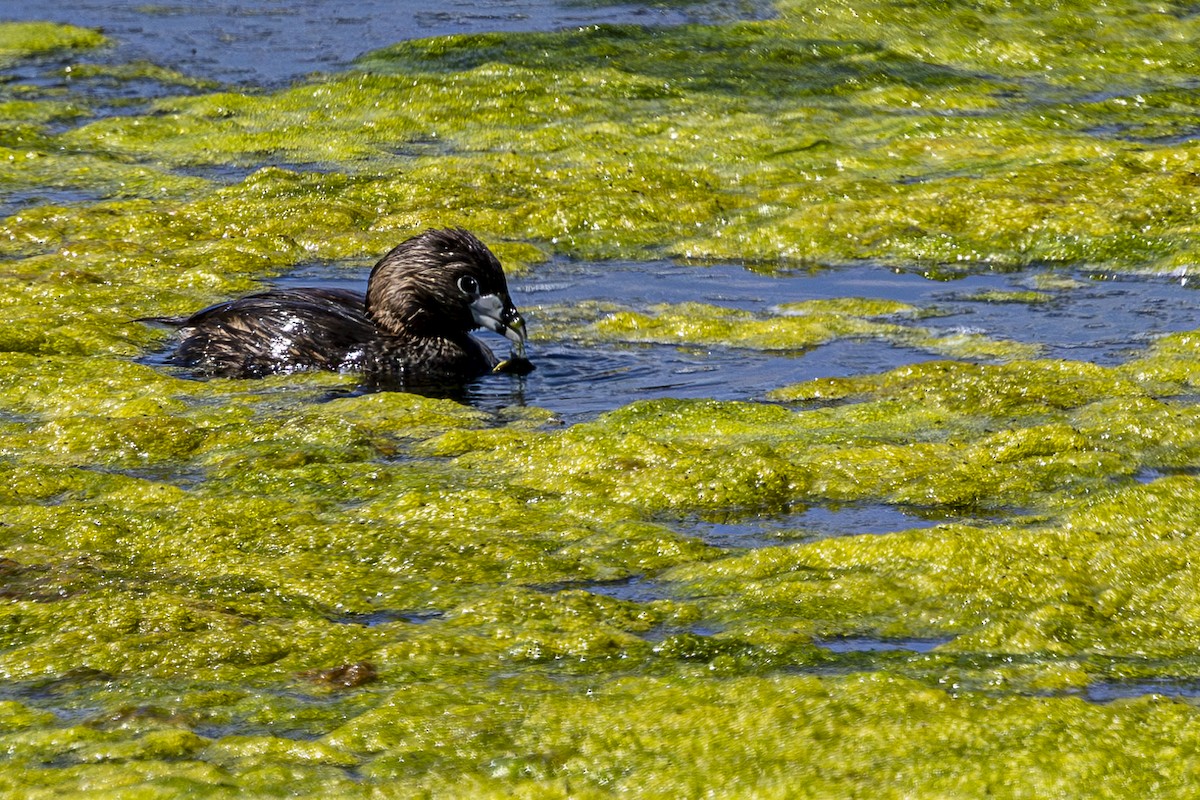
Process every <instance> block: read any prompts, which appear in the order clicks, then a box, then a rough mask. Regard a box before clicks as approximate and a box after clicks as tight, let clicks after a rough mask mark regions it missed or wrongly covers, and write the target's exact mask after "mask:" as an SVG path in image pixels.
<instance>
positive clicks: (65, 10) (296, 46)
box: [0, 0, 770, 88]
mask: <svg viewBox="0 0 1200 800" xmlns="http://www.w3.org/2000/svg"><path fill="white" fill-rule="evenodd" d="M769 10H770V7H769V5H768V4H766V3H763V2H756V1H755V0H743V1H741V2H739V0H711V1H710V2H695V3H670V4H655V3H613V4H607V3H587V2H576V3H571V2H553V0H452V2H443V3H438V4H433V5H431V4H430V3H428V2H425V1H424V0H363V1H362V2H355V3H337V2H331V1H330V0H186V2H183V1H182V0H180V1H179V2H164V3H147V2H143V1H142V0H69V1H68V2H62V3H53V4H48V5H43V4H40V3H29V2H26V0H0V19H3V20H11V21H25V20H50V21H53V22H62V23H70V24H73V25H80V26H83V27H88V28H98V29H100V30H102V31H103V32H104V33H105V35H106V36H108V37H109V38H110V39H113V40H115V41H116V45H117V46H116V48H115V50H112V51H111V52H109V53H106V54H101V55H100V57H99V60H100V61H101V62H102V63H105V62H106V63H129V62H131V61H148V62H150V63H153V64H158V65H160V66H167V67H171V68H173V69H176V70H179V71H180V72H182V73H184V74H185V75H188V76H191V77H194V78H205V79H209V80H215V81H219V82H221V83H227V84H237V85H242V86H258V87H265V88H275V87H279V86H284V85H287V84H289V83H292V82H293V81H296V80H298V79H301V78H303V77H304V76H305V75H308V74H310V73H313V72H333V71H337V70H340V69H344V68H345V67H347V66H349V65H350V64H351V62H353V60H354V59H355V58H357V57H358V56H361V55H363V54H364V53H366V52H368V51H370V50H376V49H379V48H381V47H386V46H388V45H390V44H394V43H396V42H399V41H403V40H407V39H420V38H425V37H429V36H443V35H448V34H459V33H482V32H486V31H550V30H558V29H561V28H571V27H580V26H585V25H597V24H608V23H612V24H617V23H635V24H642V25H678V24H682V23H685V22H711V21H718V20H724V19H732V18H738V19H745V18H749V17H761V16H765V15H766V14H767V13H768V12H769ZM86 58H91V57H90V56H89V57H86ZM70 59H72V60H77V59H79V56H78V55H77V54H72V55H71V56H70Z"/></svg>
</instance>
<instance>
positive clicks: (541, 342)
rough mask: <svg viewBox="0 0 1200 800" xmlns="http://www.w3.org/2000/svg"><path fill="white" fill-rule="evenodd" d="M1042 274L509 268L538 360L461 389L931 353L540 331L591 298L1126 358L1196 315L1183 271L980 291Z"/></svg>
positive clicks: (757, 379)
mask: <svg viewBox="0 0 1200 800" xmlns="http://www.w3.org/2000/svg"><path fill="white" fill-rule="evenodd" d="M366 274H367V270H365V269H363V270H360V271H359V272H357V273H356V274H354V275H352V276H347V275H346V270H344V269H339V268H338V267H337V266H335V265H309V266H307V267H304V268H301V269H300V270H298V271H297V272H296V273H295V274H293V275H291V276H288V277H287V278H285V279H283V280H281V281H279V282H278V283H279V285H284V286H313V285H321V286H339V287H344V288H353V289H358V290H364V289H365V288H366ZM1040 277H1041V276H1039V274H1038V273H1037V272H1022V273H1015V274H1002V273H987V272H985V273H978V274H964V275H962V276H960V277H958V278H957V279H955V280H953V281H949V282H947V281H943V280H930V279H929V278H927V277H925V276H924V275H922V274H920V273H918V272H915V271H903V270H896V269H891V268H888V267H884V266H880V265H863V266H854V267H845V268H829V269H814V270H804V271H779V272H756V271H752V270H749V269H746V268H744V267H742V266H739V265H735V264H719V265H713V266H692V265H681V264H677V263H674V262H671V261H656V262H605V263H581V262H574V261H569V260H565V259H560V260H555V261H551V262H549V263H547V264H543V265H540V266H539V267H538V268H537V269H536V270H535V271H534V272H533V273H532V274H530V275H528V276H523V277H518V278H515V279H513V280H512V281H510V288H511V290H512V294H513V299H514V302H516V304H517V306H518V307H519V308H520V309H521V310H522V312H523V313H524V314H525V316H526V319H527V320H528V323H529V330H530V335H531V337H532V338H533V341H532V343H531V345H530V348H529V357H530V358H531V359H532V360H533V362H534V363H535V364H536V365H537V369H536V370H535V371H534V372H533V373H532V374H530V375H528V376H526V377H523V378H516V377H509V376H489V377H488V378H485V379H483V380H480V381H477V382H475V383H474V384H472V385H470V386H468V387H467V389H466V393H465V395H464V396H463V398H462V399H464V400H465V401H466V402H468V403H471V404H473V405H476V406H479V407H481V408H484V409H488V410H495V409H498V408H500V407H503V406H506V405H514V404H518V405H535V406H539V407H543V408H547V409H550V410H552V411H554V412H556V414H557V415H558V416H559V417H560V418H561V419H562V420H563V421H564V422H568V423H573V422H580V421H583V420H586V419H590V418H593V417H595V416H596V415H598V414H600V413H603V412H604V411H609V410H612V409H614V408H618V407H620V406H623V405H626V404H627V403H631V402H634V401H637V400H649V399H657V398H712V399H717V400H749V401H762V400H764V399H766V397H767V394H768V393H769V392H770V391H771V390H772V389H776V388H779V387H782V386H787V385H789V384H792V383H798V382H801V381H806V380H812V379H815V378H826V377H844V376H849V375H861V374H872V373H878V372H883V371H886V370H890V369H894V368H896V367H900V366H903V365H905V364H911V363H915V362H919V361H927V360H932V359H936V358H940V357H941V356H938V355H936V354H933V353H930V352H926V351H923V350H918V349H914V348H910V347H900V346H896V345H894V344H891V343H889V342H885V341H881V340H873V339H866V340H837V341H834V342H831V343H829V344H824V345H820V346H818V347H815V348H813V349H811V350H809V351H807V352H803V353H768V352H759V351H753V350H745V349H739V348H735V347H707V348H698V347H676V346H671V345H660V344H626V343H614V342H601V343H595V342H584V341H578V340H572V339H569V338H552V337H549V338H548V337H546V336H544V335H543V334H542V333H541V332H540V330H539V322H540V321H541V320H542V319H543V318H544V317H546V316H548V315H550V314H552V313H553V312H554V311H555V310H559V309H564V308H578V307H579V306H580V305H581V304H583V303H587V302H596V303H609V304H616V305H618V306H620V307H627V308H632V309H635V310H639V309H646V308H648V307H649V306H652V305H654V304H656V303H683V302H701V303H710V304H713V305H721V306H726V307H730V308H736V309H741V310H745V311H751V312H756V313H763V314H767V313H771V310H772V309H773V308H774V307H776V306H778V305H779V304H781V303H788V302H797V301H802V300H812V299H819V298H833V297H869V298H881V299H887V300H896V301H900V302H904V303H908V304H911V305H914V306H916V307H918V308H920V309H922V310H923V311H927V312H929V313H930V314H932V316H930V317H926V318H922V319H917V320H911V321H900V323H901V324H909V325H914V326H920V327H924V328H929V329H932V330H934V331H935V332H939V333H944V334H952V333H955V332H973V333H980V334H984V335H986V336H988V337H990V338H993V339H1006V340H1012V341H1016V342H1022V343H1027V344H1038V345H1041V346H1042V347H1043V348H1044V351H1043V352H1044V355H1045V356H1046V357H1048V358H1061V359H1071V360H1079V361H1088V362H1092V363H1096V364H1103V365H1114V364H1119V363H1122V362H1124V361H1126V360H1128V359H1130V358H1132V357H1134V356H1136V355H1137V354H1138V353H1139V352H1142V351H1143V350H1144V349H1145V348H1146V347H1147V345H1149V344H1150V343H1151V342H1152V341H1153V340H1154V339H1155V338H1157V337H1159V336H1162V335H1164V334H1167V333H1171V332H1176V331H1186V330H1192V329H1193V328H1195V326H1196V312H1195V300H1196V296H1195V295H1193V294H1192V287H1191V285H1190V284H1188V283H1186V282H1185V281H1184V280H1182V279H1179V278H1171V277H1160V276H1132V277H1130V276H1122V277H1114V276H1110V275H1103V274H1091V273H1082V272H1081V273H1076V274H1074V275H1070V276H1062V275H1061V274H1058V275H1057V277H1068V278H1071V279H1072V280H1071V281H1069V285H1068V286H1067V287H1066V288H1062V289H1057V290H1052V291H1050V290H1048V293H1049V294H1050V295H1051V299H1050V300H1049V301H1048V302H1038V303H1033V304H1029V303H1014V302H994V300H989V299H988V298H989V297H994V296H995V294H994V293H996V292H1011V291H1022V290H1027V289H1028V288H1029V287H1030V286H1032V285H1035V284H1036V283H1037V282H1038V280H1039V278H1040ZM989 292H991V293H993V294H987V293H989ZM598 313H599V312H598ZM481 335H482V336H483V337H484V338H485V339H486V340H487V341H488V343H489V345H490V346H492V348H493V349H494V350H496V352H497V353H498V354H507V352H508V343H507V341H506V340H504V339H503V338H501V337H499V336H495V335H492V334H488V333H485V334H481ZM918 524H919V523H918ZM910 527H912V526H910Z"/></svg>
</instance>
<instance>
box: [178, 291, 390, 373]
mask: <svg viewBox="0 0 1200 800" xmlns="http://www.w3.org/2000/svg"><path fill="white" fill-rule="evenodd" d="M170 322H172V323H173V324H175V325H177V326H178V327H179V328H180V343H179V346H178V348H177V349H176V351H175V354H174V355H173V356H172V357H171V361H172V362H173V363H176V364H180V365H183V366H186V367H188V368H190V369H191V370H192V371H194V372H195V373H196V374H199V375H205V376H210V377H223V378H260V377H263V376H265V375H271V374H277V373H290V372H302V371H306V370H353V369H358V368H359V367H360V366H361V362H362V359H363V354H364V352H365V351H366V349H367V348H368V347H369V346H370V345H371V343H372V341H373V340H374V339H375V338H377V337H378V335H379V331H378V329H377V328H376V326H375V324H374V323H373V322H372V321H371V318H370V317H368V316H367V312H366V304H365V300H364V298H363V295H362V294H360V293H358V292H352V291H349V290H345V289H280V290H275V291H270V292H263V293H261V294H254V295H250V296H248V297H243V298H240V299H238V300H232V301H229V302H226V303H218V304H217V305H214V306H209V307H208V308H206V309H203V310H202V311H198V312H196V313H195V314H193V315H192V316H190V317H187V318H185V319H178V320H170Z"/></svg>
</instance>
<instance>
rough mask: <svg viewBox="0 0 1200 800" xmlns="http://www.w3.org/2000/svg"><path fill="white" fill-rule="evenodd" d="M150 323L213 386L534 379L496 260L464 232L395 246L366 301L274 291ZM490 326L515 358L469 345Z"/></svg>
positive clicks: (352, 295) (340, 293) (318, 292)
mask: <svg viewBox="0 0 1200 800" xmlns="http://www.w3.org/2000/svg"><path fill="white" fill-rule="evenodd" d="M143 321H146V322H160V323H166V324H169V325H172V326H174V327H177V328H178V329H179V343H178V345H177V347H176V349H175V352H174V353H173V354H172V355H171V357H170V358H169V359H168V360H169V361H170V362H171V363H174V364H179V365H182V366H184V367H187V368H189V369H190V370H191V371H192V372H193V373H194V374H196V375H199V376H204V377H225V378H260V377H263V376H265V375H272V374H286V373H292V372H302V371H311V370H334V371H338V372H362V373H364V374H365V375H366V376H367V378H368V379H369V380H371V381H372V382H374V383H381V384H399V385H404V384H409V383H444V382H456V381H457V382H463V381H467V380H470V379H473V378H476V377H479V376H481V375H484V374H486V373H489V372H492V371H510V372H516V373H521V374H523V373H525V372H528V371H530V370H531V369H532V368H533V366H532V364H530V363H529V362H528V361H527V360H526V359H525V338H526V336H525V320H524V319H523V318H522V317H521V314H520V313H519V312H518V311H517V309H516V307H515V306H514V305H513V302H512V299H511V298H510V297H509V294H508V283H507V281H506V280H505V277H504V270H503V268H502V267H501V266H500V262H499V260H497V258H496V256H495V255H493V254H492V251H491V250H489V249H488V248H487V246H486V245H484V244H483V242H481V241H479V239H477V238H476V237H475V236H473V235H472V234H470V233H468V232H467V231H465V230H462V229H461V228H453V229H444V230H427V231H425V232H424V233H421V234H419V235H417V236H414V237H412V238H411V239H408V240H407V241H404V242H402V243H401V244H399V245H397V246H396V247H394V248H393V249H392V250H391V251H390V252H388V253H387V255H385V256H384V257H383V258H381V259H380V260H379V262H378V263H377V264H376V265H375V267H374V269H372V270H371V275H370V277H369V279H368V281H367V291H366V294H365V295H364V294H362V293H361V292H354V291H350V290H347V289H324V288H311V289H275V290H272V291H267V292H262V293H260V294H253V295H249V296H247V297H242V298H240V299H237V300H231V301H228V302H225V303H218V304H216V305H213V306H209V307H208V308H205V309H203V310H201V311H198V312H196V313H195V314H192V315H191V316H189V317H171V318H162V317H159V318H147V319H145V320H143ZM481 327H482V328H487V329H488V330H492V331H495V332H496V333H498V334H501V335H502V336H505V337H507V338H508V339H510V340H511V341H512V342H513V357H512V358H511V359H508V360H506V361H504V362H501V361H500V360H499V359H497V358H496V356H495V354H493V353H492V351H491V350H490V349H489V348H488V346H487V345H486V344H484V343H483V342H482V341H480V340H479V339H478V338H476V337H475V336H472V335H471V333H470V332H471V331H473V330H476V329H478V328H481Z"/></svg>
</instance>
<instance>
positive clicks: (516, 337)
mask: <svg viewBox="0 0 1200 800" xmlns="http://www.w3.org/2000/svg"><path fill="white" fill-rule="evenodd" d="M471 316H472V317H474V318H475V323H476V324H477V325H479V326H480V327H481V328H487V329H488V330H489V331H495V332H496V333H498V334H500V335H501V336H503V337H504V338H506V339H508V340H510V341H511V342H512V343H513V352H514V353H515V354H516V355H517V356H518V357H520V358H524V357H525V338H526V335H525V320H524V319H523V318H522V317H521V313H520V312H519V311H517V309H516V308H515V307H514V306H513V304H512V301H511V300H507V299H505V298H502V297H500V295H498V294H485V295H482V296H480V297H478V298H476V299H475V301H474V302H473V303H471Z"/></svg>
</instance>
